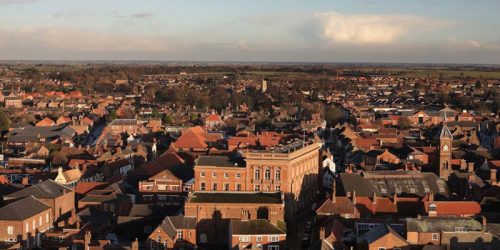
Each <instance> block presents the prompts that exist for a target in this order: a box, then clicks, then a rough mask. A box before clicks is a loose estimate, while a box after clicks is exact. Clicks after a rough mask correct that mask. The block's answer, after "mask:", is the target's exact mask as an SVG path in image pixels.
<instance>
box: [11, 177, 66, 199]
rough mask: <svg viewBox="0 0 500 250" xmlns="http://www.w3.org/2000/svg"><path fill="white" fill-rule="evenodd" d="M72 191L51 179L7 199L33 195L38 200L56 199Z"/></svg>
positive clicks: (13, 194)
mask: <svg viewBox="0 0 500 250" xmlns="http://www.w3.org/2000/svg"><path fill="white" fill-rule="evenodd" d="M71 191H72V189H71V188H69V187H66V186H64V185H61V184H59V183H57V182H55V181H53V180H50V179H49V180H46V181H44V182H40V183H38V184H36V185H34V186H31V187H28V188H25V189H22V190H20V191H17V192H15V193H12V194H9V195H6V196H5V198H6V199H17V198H23V197H27V196H30V195H33V196H34V197H35V198H37V199H54V198H57V197H60V196H62V195H63V194H64V193H65V192H71Z"/></svg>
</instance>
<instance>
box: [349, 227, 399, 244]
mask: <svg viewBox="0 0 500 250" xmlns="http://www.w3.org/2000/svg"><path fill="white" fill-rule="evenodd" d="M387 234H392V235H394V236H396V238H398V239H399V240H401V241H405V242H406V239H404V238H403V237H401V235H399V234H398V233H397V232H395V231H394V229H392V227H391V226H389V225H387V224H385V223H384V224H380V225H379V226H377V227H375V228H374V229H373V230H370V231H368V232H367V233H365V234H363V235H361V236H360V237H359V239H358V243H361V242H366V243H368V244H370V243H373V242H375V241H376V240H378V239H380V238H382V237H383V236H385V235H387Z"/></svg>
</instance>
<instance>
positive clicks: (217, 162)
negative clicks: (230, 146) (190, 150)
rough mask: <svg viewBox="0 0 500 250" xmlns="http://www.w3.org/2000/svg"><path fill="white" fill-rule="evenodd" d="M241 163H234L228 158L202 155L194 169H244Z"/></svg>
mask: <svg viewBox="0 0 500 250" xmlns="http://www.w3.org/2000/svg"><path fill="white" fill-rule="evenodd" d="M243 163H244V162H243V161H234V160H233V159H231V157H229V156H216V155H202V156H200V157H199V158H198V162H197V163H196V167H198V166H210V167H245V165H244V164H243Z"/></svg>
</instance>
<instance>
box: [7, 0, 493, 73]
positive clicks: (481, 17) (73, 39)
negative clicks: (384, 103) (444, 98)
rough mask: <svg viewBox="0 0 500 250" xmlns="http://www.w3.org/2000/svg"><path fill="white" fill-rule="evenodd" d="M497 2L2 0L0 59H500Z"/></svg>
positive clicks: (429, 60) (482, 60) (424, 60)
mask: <svg viewBox="0 0 500 250" xmlns="http://www.w3.org/2000/svg"><path fill="white" fill-rule="evenodd" d="M499 9H500V1H495V0H475V1H467V0H349V1H345V0H343V1H335V0H315V1H312V0H302V1H294V0H286V1H285V0H253V1H250V0H247V1H243V0H231V1H230V0H182V1H181V0H179V1H177V0H141V1H139V0H107V1H106V0H100V1H97V0H0V59H2V60H7V59H16V60H17V59H28V60H31V59H40V60H48V59H49V60H50V59H54V60H190V61H191V60H200V61H301V62H302V61H306V62H307V61H310V62H423V63H425V62H430V63H494V64H500V28H498V27H500V18H498V13H497V12H498V10H499Z"/></svg>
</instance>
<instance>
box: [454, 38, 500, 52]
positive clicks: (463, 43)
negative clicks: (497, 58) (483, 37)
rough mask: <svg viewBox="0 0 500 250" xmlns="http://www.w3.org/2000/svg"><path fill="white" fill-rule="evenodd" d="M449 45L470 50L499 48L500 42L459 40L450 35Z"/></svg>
mask: <svg viewBox="0 0 500 250" xmlns="http://www.w3.org/2000/svg"><path fill="white" fill-rule="evenodd" d="M448 45H449V46H450V47H452V48H456V49H469V50H473V49H476V50H480V49H482V50H498V49H500V43H494V42H481V41H478V40H458V39H455V38H453V37H448Z"/></svg>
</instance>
